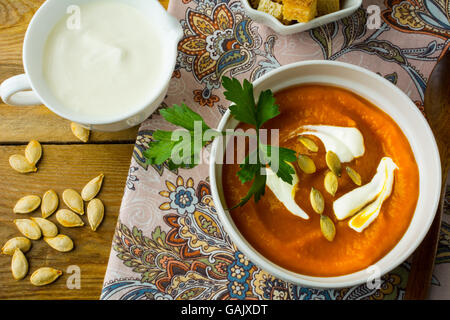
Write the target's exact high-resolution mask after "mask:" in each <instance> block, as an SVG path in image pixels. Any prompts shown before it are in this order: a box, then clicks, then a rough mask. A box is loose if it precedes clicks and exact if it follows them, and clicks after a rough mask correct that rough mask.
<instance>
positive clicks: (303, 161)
mask: <svg viewBox="0 0 450 320" xmlns="http://www.w3.org/2000/svg"><path fill="white" fill-rule="evenodd" d="M297 164H298V166H299V167H300V169H302V171H303V172H304V173H307V174H311V173H314V172H316V165H315V164H314V161H313V159H311V158H310V157H309V156H307V155H304V154H300V155H299V156H298V158H297Z"/></svg>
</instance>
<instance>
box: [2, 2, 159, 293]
mask: <svg viewBox="0 0 450 320" xmlns="http://www.w3.org/2000/svg"><path fill="white" fill-rule="evenodd" d="M43 2H44V0H0V83H1V82H2V81H3V80H5V79H7V78H9V77H11V76H14V75H17V74H20V73H23V72H24V70H23V64H22V44H23V39H24V35H25V31H26V29H27V26H28V23H29V21H30V19H31V17H32V16H33V14H34V12H35V11H36V10H37V9H38V8H39V7H40V5H41V4H42V3H43ZM161 3H162V4H163V5H164V6H165V7H166V8H167V4H168V0H161ZM137 130H138V128H137V127H135V128H132V129H129V130H125V131H121V132H114V133H101V132H93V133H92V134H91V138H90V141H89V143H86V144H85V143H82V142H81V141H79V140H77V138H75V137H74V136H73V134H72V132H71V130H70V122H69V121H67V120H65V119H62V118H60V117H59V116H57V115H55V114H53V113H52V112H51V111H49V110H48V109H47V108H45V107H44V106H37V107H21V108H19V107H11V106H7V105H5V104H4V103H3V102H2V101H0V177H1V179H0V190H2V195H1V196H0V246H3V244H4V243H5V242H6V241H7V240H8V239H9V238H11V237H14V236H18V235H20V233H19V231H18V230H17V229H16V227H15V225H14V224H13V220H14V219H16V218H23V217H18V215H17V214H14V213H13V212H12V208H13V206H14V204H15V202H16V201H17V200H18V199H19V198H20V197H22V196H24V195H27V194H37V195H41V196H42V194H43V193H44V192H45V191H46V190H48V189H50V188H52V189H54V190H55V191H56V192H57V193H58V194H59V195H61V193H62V191H63V190H64V189H66V188H73V189H75V190H78V191H80V190H81V189H82V187H83V186H84V184H85V183H86V182H88V181H89V180H90V179H92V178H93V177H95V176H96V175H98V174H99V173H101V172H103V173H104V174H105V180H104V185H103V188H102V190H101V193H100V194H99V198H100V199H102V200H103V202H104V204H105V207H106V212H105V219H104V221H103V223H102V224H101V226H100V227H99V228H98V230H97V232H93V231H91V230H90V228H89V227H87V226H85V227H82V228H64V227H61V226H59V229H60V232H61V233H64V234H67V235H69V236H70V237H71V238H72V239H73V240H74V243H75V249H74V250H73V251H72V252H69V253H59V252H57V251H55V250H53V249H51V248H50V247H49V246H48V245H47V244H46V243H45V242H44V241H43V240H39V241H33V245H32V249H31V251H29V252H28V253H27V254H26V256H27V258H28V261H29V264H30V271H29V274H28V276H27V277H26V278H25V279H23V280H21V281H16V280H14V279H13V277H12V275H11V267H10V265H11V257H10V256H6V255H0V299H98V298H99V295H100V291H101V288H102V283H103V277H104V274H105V270H106V266H107V263H108V257H109V253H110V249H111V241H112V236H113V233H114V228H115V225H116V221H117V217H118V213H119V207H120V203H121V199H122V194H123V190H124V186H125V180H126V177H127V174H128V169H129V164H130V159H131V154H132V150H133V145H134V142H135V139H136V134H137ZM31 139H36V140H38V141H40V142H41V144H42V146H43V157H42V159H41V161H40V162H39V164H38V168H39V170H38V172H37V173H32V174H25V175H24V174H20V173H17V172H15V171H14V170H13V169H11V167H10V166H9V164H8V158H9V156H10V155H12V154H15V153H23V151H24V148H25V145H26V144H27V143H28V141H30V140H31ZM30 216H36V217H38V216H40V211H39V210H37V211H36V212H35V213H32V214H30ZM49 219H50V220H51V221H53V222H56V219H55V217H54V215H53V216H52V217H50V218H49ZM83 219H84V221H85V223H87V219H86V217H85V216H83ZM71 265H76V266H78V267H79V268H80V271H81V289H68V287H67V280H68V279H69V278H70V274H68V273H67V272H66V270H67V268H68V267H69V266H71ZM43 266H51V267H55V268H59V269H61V270H62V271H63V272H64V274H63V276H62V277H61V278H60V279H58V280H57V281H56V282H55V283H53V284H51V285H49V286H45V287H34V286H33V285H31V284H30V282H29V276H30V275H31V273H32V272H33V271H34V270H36V269H37V268H39V267H43Z"/></svg>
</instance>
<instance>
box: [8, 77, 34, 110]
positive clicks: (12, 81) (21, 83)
mask: <svg viewBox="0 0 450 320" xmlns="http://www.w3.org/2000/svg"><path fill="white" fill-rule="evenodd" d="M0 97H1V98H2V100H3V102H5V103H6V104H9V105H11V106H35V105H40V104H42V102H41V100H40V99H39V98H38V96H37V95H36V94H35V93H34V92H33V90H32V89H31V85H30V81H29V80H28V77H27V76H26V75H25V74H19V75H17V76H13V77H11V78H9V79H6V80H5V81H3V83H2V84H1V85H0Z"/></svg>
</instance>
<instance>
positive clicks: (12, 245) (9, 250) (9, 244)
mask: <svg viewBox="0 0 450 320" xmlns="http://www.w3.org/2000/svg"><path fill="white" fill-rule="evenodd" d="M30 248H31V241H30V239H28V238H25V237H14V238H11V239H9V240H8V241H6V243H5V244H4V245H3V248H2V253H3V254H9V255H13V254H14V251H15V250H16V249H20V250H21V251H22V252H28V251H29V250H30Z"/></svg>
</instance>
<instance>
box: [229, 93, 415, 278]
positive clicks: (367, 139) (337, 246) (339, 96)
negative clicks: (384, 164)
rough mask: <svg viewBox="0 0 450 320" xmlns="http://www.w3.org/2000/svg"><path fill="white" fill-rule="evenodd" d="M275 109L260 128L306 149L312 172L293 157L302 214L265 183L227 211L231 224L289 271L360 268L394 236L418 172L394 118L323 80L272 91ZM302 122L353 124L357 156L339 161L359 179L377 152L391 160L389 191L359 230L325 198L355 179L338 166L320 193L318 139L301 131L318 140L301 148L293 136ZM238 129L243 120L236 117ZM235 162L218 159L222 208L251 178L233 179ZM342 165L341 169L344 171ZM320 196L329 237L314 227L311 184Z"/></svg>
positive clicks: (408, 211) (410, 204)
mask: <svg viewBox="0 0 450 320" xmlns="http://www.w3.org/2000/svg"><path fill="white" fill-rule="evenodd" d="M275 97H276V102H277V104H278V105H279V106H280V111H281V114H280V115H279V116H277V117H275V118H274V119H272V120H270V121H269V122H267V123H266V124H265V126H264V128H266V129H279V130H280V131H279V134H280V145H281V146H282V147H286V148H289V149H292V150H295V151H296V152H297V154H307V155H309V156H310V157H311V158H312V159H313V160H314V162H315V165H316V168H317V171H316V172H315V173H314V174H305V173H303V172H302V171H301V170H300V169H299V168H298V166H297V164H294V166H295V169H296V172H297V175H298V178H299V183H298V185H297V189H296V192H295V201H296V203H297V204H298V205H299V206H300V207H301V208H302V209H303V210H304V211H305V212H306V213H307V214H308V215H309V217H310V218H309V219H308V220H304V219H302V218H300V217H298V216H295V215H293V214H292V213H291V212H290V211H288V210H287V209H286V208H285V206H284V205H283V203H281V202H280V201H279V200H278V199H277V198H276V197H275V195H274V194H273V193H272V191H271V190H270V189H269V188H268V187H267V186H266V192H265V195H264V196H263V197H262V198H261V199H260V200H259V202H257V203H255V202H254V200H253V199H251V200H250V201H248V202H247V203H246V204H245V205H244V206H243V207H239V208H236V209H233V210H232V211H231V215H232V218H233V220H234V223H235V224H236V226H237V228H238V229H239V230H240V232H241V233H242V235H243V236H244V237H245V238H246V239H247V240H248V241H249V243H250V244H251V245H252V246H253V247H254V248H255V249H256V250H257V251H259V252H260V253H261V254H262V255H264V256H265V257H266V258H267V259H269V260H271V261H273V262H274V263H276V264H278V265H280V266H282V267H284V268H286V269H288V270H291V271H294V272H297V273H301V274H305V275H311V276H339V275H344V274H349V273H352V272H356V271H359V270H362V269H365V268H367V267H368V266H370V265H371V264H373V263H375V262H376V261H378V260H379V259H381V258H382V257H383V256H385V255H386V254H387V253H388V252H389V251H390V250H391V249H392V248H393V247H394V246H395V245H396V244H397V242H398V241H399V240H400V239H401V237H402V236H403V234H404V233H405V231H406V229H407V228H408V225H409V223H410V221H411V219H412V216H413V214H414V210H415V207H416V203H417V199H418V193H419V190H418V185H419V172H418V168H417V164H416V162H415V159H414V155H413V152H412V150H411V147H410V145H409V143H408V140H407V138H406V137H405V136H404V134H403V133H402V131H401V130H400V128H399V127H398V125H397V124H396V123H395V122H394V121H393V120H392V119H391V118H390V117H389V116H388V115H387V114H386V113H385V112H383V111H382V110H380V109H379V108H377V107H376V106H374V105H372V104H371V103H369V102H368V101H366V100H365V99H363V98H361V97H359V96H357V95H356V94H354V93H352V92H349V91H347V90H345V89H341V88H338V87H332V86H326V85H302V86H296V87H292V88H289V89H285V90H283V91H280V92H278V93H276V94H275ZM303 125H332V126H342V127H356V128H357V129H359V131H360V132H361V133H362V135H363V137H364V145H365V152H364V154H363V156H361V157H359V158H355V159H353V160H352V161H351V162H348V163H345V164H343V167H344V166H350V167H351V168H353V169H355V170H356V171H357V172H358V173H359V174H360V175H361V178H362V185H364V184H367V183H368V182H370V180H371V179H372V178H373V176H374V175H375V173H376V169H377V166H378V164H379V162H380V160H381V158H383V157H390V158H392V160H393V161H394V162H395V164H396V165H397V166H398V170H395V173H394V184H393V188H392V193H391V195H390V196H389V197H388V198H387V199H386V201H384V203H383V205H382V208H381V212H380V213H379V215H378V217H377V218H376V219H375V220H374V221H373V222H372V223H371V224H370V225H369V226H368V227H367V228H366V229H364V230H363V231H362V232H357V231H355V230H353V229H351V228H350V227H349V226H348V221H349V219H350V218H347V219H345V220H341V221H338V220H337V219H336V217H335V215H334V212H333V201H335V200H336V199H338V198H339V197H340V196H342V195H344V194H346V193H348V192H349V191H351V190H353V189H355V188H356V187H357V186H356V185H355V184H354V183H353V182H352V180H351V179H350V178H349V176H348V175H347V174H346V173H345V172H343V173H342V176H341V177H340V178H339V179H338V181H339V187H338V191H337V193H336V194H335V196H334V197H333V196H332V195H331V194H329V193H328V192H326V190H325V187H324V176H325V173H326V172H327V171H328V167H327V165H326V162H325V152H326V151H325V147H324V145H323V143H322V142H321V140H320V139H318V138H316V137H315V136H308V138H310V139H311V140H314V142H316V144H317V145H318V146H319V151H318V152H311V151H309V150H308V149H306V148H305V147H304V146H303V144H301V143H300V142H299V140H298V137H297V135H295V134H294V135H292V133H293V132H294V133H295V132H298V130H299V128H300V127H301V126H303ZM238 128H242V129H244V130H246V129H248V128H249V126H247V125H245V124H241V125H239V126H238ZM238 170H239V165H238V164H224V166H223V188H224V194H225V198H226V204H227V206H228V207H232V206H234V205H235V204H237V203H238V202H239V201H240V199H241V198H242V197H243V196H245V195H246V194H247V192H248V190H249V188H250V185H251V182H248V183H245V184H241V183H240V181H239V179H238V178H237V176H236V173H237V171H238ZM344 171H345V170H344ZM312 187H314V188H316V189H318V190H319V191H320V192H321V193H322V195H323V197H324V200H325V210H324V212H323V214H324V215H327V216H328V217H330V218H331V219H332V220H333V222H334V224H335V227H336V236H335V238H334V240H333V241H328V240H327V239H325V237H324V236H323V235H322V233H321V230H320V223H319V219H320V216H319V214H317V213H315V212H314V211H313V209H312V207H311V204H310V200H309V194H310V190H311V188H312Z"/></svg>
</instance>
